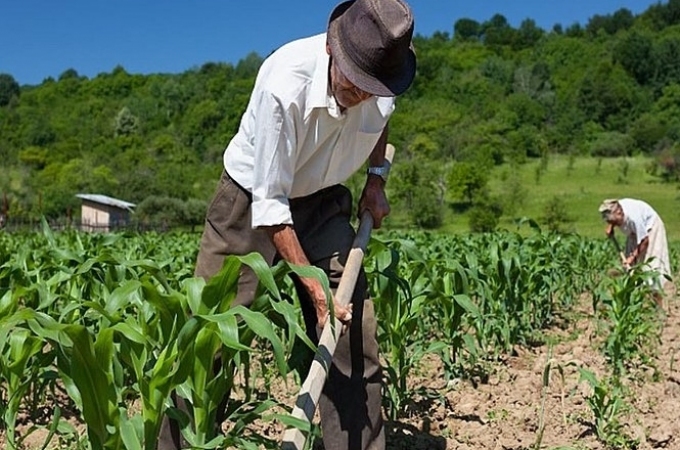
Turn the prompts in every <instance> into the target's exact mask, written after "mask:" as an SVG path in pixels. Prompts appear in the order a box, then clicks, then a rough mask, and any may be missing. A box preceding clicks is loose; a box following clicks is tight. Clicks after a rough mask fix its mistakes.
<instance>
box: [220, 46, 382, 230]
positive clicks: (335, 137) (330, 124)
mask: <svg viewBox="0 0 680 450" xmlns="http://www.w3.org/2000/svg"><path fill="white" fill-rule="evenodd" d="M329 61H330V60H329V56H328V54H327V53H326V34H325V33H324V34H320V35H316V36H312V37H309V38H306V39H300V40H297V41H293V42H291V43H289V44H286V45H284V46H283V47H281V48H279V49H278V50H276V51H275V52H274V53H272V54H271V55H270V56H269V57H268V58H267V59H266V60H265V61H264V62H263V64H262V67H261V68H260V71H259V72H258V75H257V78H256V80H255V86H254V87H253V92H252V94H251V97H250V101H249V102H248V107H247V108H246V111H245V113H244V114H243V117H242V118H241V124H240V127H239V130H238V132H237V133H236V135H235V136H234V138H233V139H232V140H231V142H230V143H229V145H228V146H227V149H226V150H225V152H224V167H225V169H226V171H227V173H229V175H230V176H231V177H232V178H233V179H234V180H235V181H236V182H237V183H238V184H240V185H241V186H243V187H244V188H245V189H247V190H248V191H250V192H251V193H252V194H253V204H252V227H253V228H257V227H260V226H268V225H280V224H292V223H293V219H292V216H291V213H290V208H289V204H288V199H291V198H296V197H303V196H306V195H309V194H312V193H314V192H317V191H319V190H320V189H323V188H325V187H328V186H332V185H334V184H338V183H343V182H344V181H346V180H347V179H348V178H349V177H350V176H351V175H352V174H353V173H354V172H356V171H357V170H358V169H360V168H361V166H362V165H363V164H364V163H365V162H366V160H367V159H368V157H369V155H370V154H371V152H372V150H373V148H374V147H375V144H376V143H377V141H378V139H379V138H380V135H381V134H382V131H383V129H384V128H385V126H386V124H387V122H388V120H389V117H390V115H391V114H392V111H394V98H391V97H390V98H384V97H371V98H369V99H368V100H365V101H363V102H361V103H360V104H358V105H356V106H354V107H351V108H348V109H346V110H345V111H344V112H342V113H341V112H340V107H339V105H338V104H337V102H336V101H335V98H334V97H333V95H332V94H331V93H330V86H329V79H328V68H329V67H328V65H329Z"/></svg>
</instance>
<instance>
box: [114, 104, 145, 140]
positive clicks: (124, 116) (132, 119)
mask: <svg viewBox="0 0 680 450" xmlns="http://www.w3.org/2000/svg"><path fill="white" fill-rule="evenodd" d="M138 131H139V119H138V118H137V116H135V115H134V114H132V112H131V111H130V109H129V108H128V107H127V106H125V107H123V109H121V110H120V111H118V114H116V119H115V121H114V136H116V137H118V136H131V135H133V134H137V132H138Z"/></svg>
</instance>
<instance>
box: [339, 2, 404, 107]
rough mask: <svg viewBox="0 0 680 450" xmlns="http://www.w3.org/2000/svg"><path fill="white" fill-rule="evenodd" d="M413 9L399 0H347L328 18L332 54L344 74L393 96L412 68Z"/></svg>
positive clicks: (401, 88)
mask: <svg viewBox="0 0 680 450" xmlns="http://www.w3.org/2000/svg"><path fill="white" fill-rule="evenodd" d="M412 37H413V15H412V14H411V8H410V7H409V6H408V5H407V4H406V3H404V2H403V1H402V0H351V1H348V2H344V3H341V4H339V5H338V6H337V7H336V8H335V9H334V10H333V12H332V13H331V17H330V20H329V23H328V44H329V45H330V47H331V55H332V57H333V59H334V61H335V62H336V64H337V65H338V68H339V69H340V71H341V72H342V74H343V75H345V76H346V77H347V79H348V80H349V81H351V82H352V83H353V84H354V85H355V86H356V87H358V88H359V89H361V90H362V91H365V92H368V93H369V94H373V95H377V96H381V97H394V96H396V95H400V94H402V93H404V91H406V89H408V87H409V86H410V85H411V83H412V82H413V78H414V77H415V73H416V55H415V52H414V51H413V47H412V46H411V38H412Z"/></svg>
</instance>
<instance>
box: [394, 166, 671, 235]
mask: <svg viewBox="0 0 680 450" xmlns="http://www.w3.org/2000/svg"><path fill="white" fill-rule="evenodd" d="M650 162H651V160H650V159H649V158H643V157H634V158H603V159H598V158H591V157H580V158H575V159H573V160H572V161H570V160H569V158H568V157H567V156H550V158H549V159H548V161H547V166H545V168H544V170H543V171H542V172H541V173H540V175H538V170H539V167H540V165H541V161H540V160H531V161H529V162H527V163H526V164H524V165H522V166H520V167H519V168H516V169H512V168H511V167H510V166H509V165H503V166H499V167H496V168H494V170H493V173H492V174H491V177H490V181H489V188H490V190H491V194H492V196H498V197H501V198H503V197H504V196H506V195H507V193H508V192H509V191H510V189H511V188H510V186H511V185H512V183H513V181H514V182H515V183H516V184H518V185H520V186H521V188H522V190H523V191H524V192H525V195H524V202H523V204H522V205H521V207H519V208H518V209H517V211H516V213H515V214H514V217H529V218H532V219H534V220H537V221H538V222H540V221H541V220H542V218H543V217H544V216H545V210H546V205H547V204H548V203H549V202H550V201H551V200H552V199H553V198H554V197H558V198H560V200H561V202H562V203H563V205H564V207H565V210H566V214H567V217H568V219H569V222H568V223H566V224H565V228H566V229H568V230H569V231H573V232H576V233H579V234H581V235H584V236H590V237H601V236H604V222H602V219H601V218H600V214H599V213H598V210H597V209H598V206H599V205H600V203H601V202H602V200H604V199H605V198H624V197H631V198H636V199H640V200H644V201H646V202H647V203H649V204H650V205H651V206H652V207H653V208H654V209H655V210H656V211H657V212H658V213H659V215H660V216H661V218H662V219H663V221H664V224H665V225H666V232H667V234H668V239H669V240H670V241H678V240H680V228H679V227H678V226H677V224H679V223H680V190H678V185H677V184H668V183H661V182H660V181H659V179H658V178H655V177H653V176H651V175H649V174H648V173H647V172H646V167H647V166H648V165H649V163H650ZM395 212H396V211H395ZM397 214H399V213H397ZM514 223H515V222H514V219H513V217H508V216H507V215H504V216H503V217H502V218H501V223H500V227H501V228H506V229H512V230H514V229H515V224H514ZM440 231H442V232H449V233H466V232H468V231H469V226H468V218H467V215H466V214H465V213H462V214H461V213H456V212H454V208H449V209H448V210H447V211H446V213H445V218H444V226H443V227H442V228H441V230H440Z"/></svg>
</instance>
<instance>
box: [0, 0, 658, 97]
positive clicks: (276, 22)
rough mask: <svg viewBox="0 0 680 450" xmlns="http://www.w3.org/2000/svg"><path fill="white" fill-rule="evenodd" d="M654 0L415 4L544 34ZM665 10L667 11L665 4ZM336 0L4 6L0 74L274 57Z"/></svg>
mask: <svg viewBox="0 0 680 450" xmlns="http://www.w3.org/2000/svg"><path fill="white" fill-rule="evenodd" d="M656 3H659V1H658V0H469V1H454V0H410V1H409V4H410V5H411V8H412V9H413V14H414V18H415V32H416V33H417V34H420V35H422V36H431V35H432V34H433V33H434V32H436V31H443V32H448V33H450V34H451V33H452V31H453V24H454V23H455V22H456V20H458V19H460V18H470V19H474V20H477V21H479V22H484V21H486V20H488V19H489V18H491V16H493V15H494V14H496V13H500V14H502V15H504V16H505V17H506V18H507V19H508V21H509V22H510V24H511V25H512V26H513V27H518V26H519V24H520V23H521V22H522V20H524V19H527V18H530V19H533V20H534V21H536V23H537V25H538V26H540V27H541V28H543V29H545V30H550V29H552V27H553V25H554V24H556V23H560V24H562V25H563V26H564V27H565V28H566V27H567V26H569V25H572V24H573V23H576V22H578V23H580V24H581V25H585V24H586V23H587V21H588V19H589V18H590V17H592V16H593V15H595V14H600V15H606V14H612V13H614V12H615V11H617V10H618V9H620V8H627V9H629V10H630V11H632V12H633V14H639V13H641V12H643V11H644V10H646V9H647V8H648V7H649V6H650V5H652V4H656ZM661 3H666V1H663V2H661ZM336 4H337V0H62V1H55V0H14V1H8V2H4V4H3V6H2V16H3V17H2V20H1V23H2V24H1V25H0V73H7V74H10V75H12V76H13V77H14V79H15V80H16V81H17V82H18V83H19V84H21V85H27V84H28V85H34V84H40V83H41V82H42V81H43V80H44V79H45V78H47V77H53V78H57V77H58V76H59V75H60V74H61V73H63V72H64V71H65V70H67V69H75V70H76V71H77V72H78V74H80V75H81V76H83V75H84V76H87V77H88V78H93V77H95V76H97V74H99V73H102V72H104V73H110V72H111V71H112V70H113V69H114V68H115V67H116V66H118V65H120V66H122V67H123V68H124V69H125V70H126V71H127V72H129V73H141V74H150V73H181V72H184V71H186V70H189V69H191V68H194V67H200V66H201V65H203V64H204V63H206V62H227V63H232V64H236V63H237V62H238V61H239V60H240V59H241V58H244V57H245V56H247V55H248V53H250V52H253V51H254V52H257V53H258V54H260V55H261V56H266V55H268V54H269V53H270V52H271V51H272V50H274V49H276V48H277V47H279V46H280V45H282V44H284V43H286V42H288V41H291V40H293V39H296V38H300V37H305V36H310V35H313V34H317V33H321V32H324V31H325V28H326V21H327V20H328V15H329V14H330V11H331V10H332V9H333V7H334V6H335V5H336Z"/></svg>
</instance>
